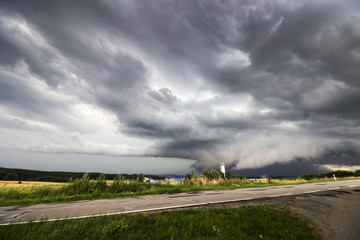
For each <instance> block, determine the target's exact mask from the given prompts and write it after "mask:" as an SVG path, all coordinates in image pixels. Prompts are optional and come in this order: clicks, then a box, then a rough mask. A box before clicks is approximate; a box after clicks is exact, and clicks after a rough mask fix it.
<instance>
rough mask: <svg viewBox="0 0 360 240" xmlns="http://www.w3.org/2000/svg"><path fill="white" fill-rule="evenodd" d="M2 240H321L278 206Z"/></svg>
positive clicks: (15, 228)
mask: <svg viewBox="0 0 360 240" xmlns="http://www.w3.org/2000/svg"><path fill="white" fill-rule="evenodd" d="M0 239H16V240H17V239H37V240H39V239H62V240H63V239H289V240H290V239H301V240H302V239H309V240H310V239H320V235H319V234H318V232H317V231H316V230H314V229H313V228H312V227H310V226H309V224H308V223H307V222H306V221H305V220H304V219H302V218H300V217H299V216H297V215H295V214H294V213H292V212H290V211H288V210H286V209H284V208H279V207H274V206H242V207H238V208H225V209H220V208H207V209H197V210H194V209H192V210H173V211H162V212H153V213H141V214H124V215H116V216H106V217H93V218H87V219H80V220H64V221H55V222H42V223H28V224H21V225H11V226H5V227H0Z"/></svg>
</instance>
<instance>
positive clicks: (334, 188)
mask: <svg viewBox="0 0 360 240" xmlns="http://www.w3.org/2000/svg"><path fill="white" fill-rule="evenodd" d="M336 189H340V187H333V188H329V189H328V190H336Z"/></svg>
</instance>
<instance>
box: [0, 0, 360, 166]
mask: <svg viewBox="0 0 360 240" xmlns="http://www.w3.org/2000/svg"><path fill="white" fill-rule="evenodd" d="M0 9H1V10H0V32H1V34H0V46H1V51H0V110H1V113H2V114H1V116H0V122H1V126H2V127H1V129H0V146H1V147H2V148H6V149H15V150H19V151H20V150H26V151H38V152H49V153H63V154H70V153H78V154H99V155H114V156H137V157H139V156H140V157H141V156H142V157H144V158H146V157H164V158H168V157H170V158H182V159H184V160H186V159H192V160H196V163H195V164H194V165H193V166H194V167H195V168H197V169H202V168H205V167H207V168H209V167H217V166H218V164H219V163H220V162H225V163H226V164H227V165H228V166H231V167H232V168H233V169H238V170H241V169H256V168H264V167H267V166H270V165H274V164H276V165H279V164H280V165H281V164H290V163H298V162H303V163H304V166H305V165H306V166H308V165H311V166H319V165H326V164H339V165H344V164H345V165H360V161H359V155H360V152H359V150H358V149H359V146H360V141H359V135H360V128H359V126H360V120H359V119H360V108H359V107H358V106H359V104H360V81H359V76H360V68H359V67H358V66H360V14H359V12H360V11H359V10H360V5H359V4H358V3H357V2H356V1H352V0H347V1H341V2H339V1H333V0H318V1H307V0H301V1H276V0H272V1H267V0H256V1H226V2H218V1H168V0H160V1H66V0H65V1H57V2H50V1H45V0H35V1H31V2H29V1H21V0H13V1H2V2H1V3H0ZM305 163H306V164H305ZM150 164H151V163H150ZM298 165H299V166H301V164H298ZM304 169H309V168H308V167H306V168H305V167H304ZM299 173H301V167H299Z"/></svg>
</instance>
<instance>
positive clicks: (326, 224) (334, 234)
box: [221, 188, 360, 240]
mask: <svg viewBox="0 0 360 240" xmlns="http://www.w3.org/2000/svg"><path fill="white" fill-rule="evenodd" d="M246 204H255V205H257V204H274V205H279V206H285V207H287V208H289V209H290V210H292V211H294V212H296V213H298V214H300V215H301V216H303V217H305V218H307V219H309V220H310V222H311V223H312V224H313V225H314V226H315V228H317V229H318V230H319V231H320V232H321V233H322V236H323V238H324V239H325V240H327V239H331V240H344V239H346V240H358V239H360V189H359V188H345V189H339V190H332V191H321V192H317V193H311V194H301V195H291V196H285V197H277V198H266V199H257V200H251V201H249V202H241V203H232V204H221V206H222V207H226V206H239V205H246Z"/></svg>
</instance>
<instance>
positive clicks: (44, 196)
mask: <svg viewBox="0 0 360 240" xmlns="http://www.w3.org/2000/svg"><path fill="white" fill-rule="evenodd" d="M347 179H354V177H351V178H347ZM339 180H341V179H339ZM319 181H333V179H332V178H324V179H312V180H305V179H271V178H264V179H260V180H251V179H246V178H244V179H241V178H234V179H228V180H224V179H221V178H219V179H213V180H209V179H208V178H202V177H198V176H195V177H193V178H191V179H187V180H186V181H185V182H183V183H144V182H138V181H135V180H134V181H125V179H124V177H123V176H122V175H118V176H117V177H116V178H115V179H114V181H113V182H112V183H111V184H107V183H106V179H105V176H104V174H101V175H100V176H99V177H98V178H97V179H96V180H95V181H94V180H90V179H89V175H88V174H84V176H83V177H82V178H81V179H76V180H71V181H70V182H69V183H67V184H66V185H60V186H41V187H27V188H0V205H2V206H5V205H23V204H37V203H49V202H66V201H76V200H88V199H101V198H115V197H128V196H141V195H151V194H164V193H180V192H192V191H204V190H215V189H235V188H246V187H262V186H276V185H286V184H302V183H309V182H319Z"/></svg>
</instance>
